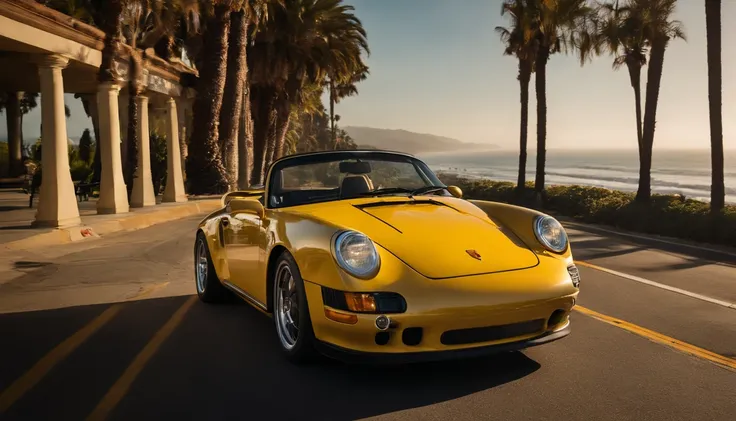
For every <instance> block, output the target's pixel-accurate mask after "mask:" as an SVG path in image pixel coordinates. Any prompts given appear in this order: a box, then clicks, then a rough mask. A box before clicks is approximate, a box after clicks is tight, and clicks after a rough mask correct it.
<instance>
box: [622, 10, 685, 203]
mask: <svg viewBox="0 0 736 421" xmlns="http://www.w3.org/2000/svg"><path fill="white" fill-rule="evenodd" d="M676 3H677V0H631V6H630V7H631V8H632V9H633V11H632V13H634V14H635V15H637V16H642V17H643V28H644V29H643V30H644V34H645V37H646V39H647V42H648V44H649V48H650V53H649V68H648V69H647V70H648V71H647V90H646V103H645V105H644V128H643V132H642V148H641V153H640V156H639V160H640V167H639V189H638V191H637V193H636V200H637V201H639V202H648V201H649V199H650V198H651V194H652V193H651V190H652V147H653V145H654V125H655V122H656V119H657V102H658V100H659V87H660V84H661V81H662V68H663V67H664V53H665V50H666V49H667V45H668V44H669V42H670V40H671V39H673V38H675V39H676V38H682V39H683V40H684V39H685V32H684V29H683V26H682V23H680V22H679V21H676V20H671V16H672V13H674V11H675V4H676Z"/></svg>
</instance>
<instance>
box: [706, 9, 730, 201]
mask: <svg viewBox="0 0 736 421" xmlns="http://www.w3.org/2000/svg"><path fill="white" fill-rule="evenodd" d="M705 32H706V36H707V38H708V108H709V110H708V111H709V113H710V154H711V155H710V156H711V167H712V169H711V171H712V174H711V190H710V209H711V211H712V212H714V213H717V212H720V211H721V209H723V206H724V202H725V200H726V197H725V196H726V192H725V190H726V187H725V185H724V182H723V115H722V113H723V111H722V104H721V98H722V93H721V85H722V83H723V81H722V79H721V0H705Z"/></svg>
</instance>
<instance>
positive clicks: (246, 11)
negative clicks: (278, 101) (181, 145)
mask: <svg viewBox="0 0 736 421" xmlns="http://www.w3.org/2000/svg"><path fill="white" fill-rule="evenodd" d="M268 3H269V1H268V0H247V1H244V2H243V4H242V7H241V8H240V10H238V11H236V12H233V13H232V15H231V16H230V25H231V26H230V36H229V37H228V53H227V54H228V59H227V77H226V80H225V95H224V98H223V103H222V112H221V114H220V128H219V137H220V139H219V142H220V149H221V150H222V154H223V161H224V165H225V169H226V172H227V176H228V184H229V189H230V190H234V189H236V188H237V187H238V185H239V182H238V179H239V178H240V174H239V168H240V165H245V166H248V165H249V162H248V161H249V159H248V156H250V155H251V154H252V153H251V152H250V151H249V150H248V149H249V148H250V149H252V146H250V147H249V145H252V144H253V139H252V136H253V131H252V122H250V121H243V120H244V119H246V118H247V119H250V118H251V116H250V107H244V106H243V105H244V104H245V102H246V101H248V102H250V97H249V95H248V90H247V89H246V87H247V79H248V60H247V57H248V56H247V54H248V51H247V48H246V47H247V44H248V39H249V35H248V32H249V30H250V28H251V26H252V25H254V24H255V25H258V24H259V22H261V21H264V20H265V19H267V18H268V7H267V4H268ZM243 108H248V111H247V112H245V110H244V109H243ZM241 124H244V126H245V127H244V130H243V131H242V136H239V135H240V132H241V131H240V125H241ZM239 139H240V140H239ZM239 142H241V143H242V145H240V144H239ZM240 152H242V153H243V154H244V155H245V156H244V158H245V162H240V160H239V155H240ZM246 171H248V172H249V170H246ZM243 176H244V177H248V175H246V174H244V175H243ZM243 187H245V186H243Z"/></svg>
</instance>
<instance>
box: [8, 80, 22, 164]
mask: <svg viewBox="0 0 736 421" xmlns="http://www.w3.org/2000/svg"><path fill="white" fill-rule="evenodd" d="M7 96H8V102H7V104H5V119H6V121H7V123H8V126H7V127H8V175H9V176H10V177H16V176H19V175H21V174H23V132H22V130H23V115H22V114H21V110H20V101H21V98H22V97H23V92H8V94H7Z"/></svg>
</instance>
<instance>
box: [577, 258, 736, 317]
mask: <svg viewBox="0 0 736 421" xmlns="http://www.w3.org/2000/svg"><path fill="white" fill-rule="evenodd" d="M575 263H576V264H577V265H579V266H583V267H588V268H591V269H595V270H598V271H601V272H606V273H608V274H611V275H614V276H618V277H620V278H624V279H628V280H630V281H634V282H639V283H641V284H645V285H649V286H653V287H655V288H660V289H664V290H667V291H671V292H674V293H677V294H682V295H685V296H688V297H690V298H695V299H698V300H701V301H706V302H709V303H711V304H717V305H719V306H723V307H726V308H731V309H734V310H736V303H730V302H728V301H723V300H719V299H717V298H712V297H708V296H705V295H701V294H696V293H694V292H690V291H686V290H684V289H680V288H675V287H673V286H670V285H665V284H660V283H659V282H654V281H650V280H649V279H644V278H641V277H638V276H634V275H629V274H628V273H623V272H619V271H615V270H611V269H606V268H604V267H600V266H598V265H594V264H591V263H588V262H583V261H576V262H575Z"/></svg>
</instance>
